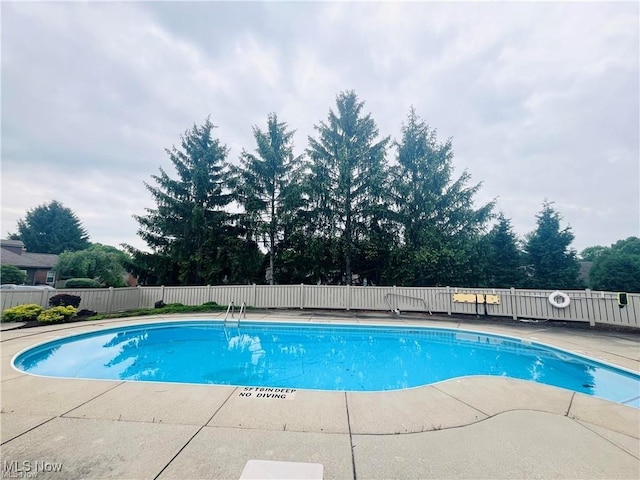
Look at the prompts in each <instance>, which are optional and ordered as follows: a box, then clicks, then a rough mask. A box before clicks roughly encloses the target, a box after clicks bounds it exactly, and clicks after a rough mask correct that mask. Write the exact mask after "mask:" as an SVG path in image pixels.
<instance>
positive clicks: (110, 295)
mask: <svg viewBox="0 0 640 480" xmlns="http://www.w3.org/2000/svg"><path fill="white" fill-rule="evenodd" d="M112 297H113V287H109V295H107V315H108V314H110V313H111V301H112Z"/></svg>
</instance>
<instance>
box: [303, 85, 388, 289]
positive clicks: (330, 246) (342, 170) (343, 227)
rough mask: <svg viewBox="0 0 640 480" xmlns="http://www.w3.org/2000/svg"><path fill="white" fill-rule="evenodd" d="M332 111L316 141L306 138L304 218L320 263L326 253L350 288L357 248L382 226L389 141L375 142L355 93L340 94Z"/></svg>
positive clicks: (373, 128)
mask: <svg viewBox="0 0 640 480" xmlns="http://www.w3.org/2000/svg"><path fill="white" fill-rule="evenodd" d="M336 106H337V112H334V111H333V110H330V111H329V116H328V120H327V123H325V122H320V124H319V125H316V126H315V129H316V131H317V133H318V137H317V138H312V137H309V148H308V150H307V153H308V155H309V158H310V160H311V165H310V170H311V171H310V175H309V177H308V183H307V185H308V191H307V193H308V200H309V210H308V214H309V220H310V221H311V222H312V230H313V232H314V236H316V238H315V239H314V241H313V242H314V243H315V244H316V247H317V248H318V250H319V251H323V252H325V255H323V258H322V261H324V260H325V259H326V253H329V255H330V256H331V257H332V262H331V263H332V264H333V266H334V268H340V269H341V271H342V273H343V274H344V279H345V281H346V282H348V283H350V282H351V279H352V273H353V260H354V256H355V255H356V247H357V245H359V244H362V243H364V242H366V241H367V240H368V239H370V235H369V233H370V231H371V229H372V227H374V226H375V225H378V224H379V222H381V221H383V220H382V219H381V218H380V217H381V211H384V201H385V199H384V197H385V195H386V193H387V189H386V188H385V187H386V183H387V171H386V168H385V152H386V147H387V144H388V143H389V139H388V138H382V139H379V138H378V128H377V126H376V123H375V122H374V120H373V119H372V118H371V115H370V114H367V115H363V113H362V108H363V106H364V102H361V101H359V100H358V97H357V95H356V94H355V92H353V91H347V92H342V93H340V94H339V95H338V96H337V98H336ZM327 260H328V259H327ZM330 274H331V273H330V272H328V271H325V275H330Z"/></svg>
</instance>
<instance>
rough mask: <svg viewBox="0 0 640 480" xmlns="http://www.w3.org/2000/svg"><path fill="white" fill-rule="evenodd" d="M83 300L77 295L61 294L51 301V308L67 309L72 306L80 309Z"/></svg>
mask: <svg viewBox="0 0 640 480" xmlns="http://www.w3.org/2000/svg"><path fill="white" fill-rule="evenodd" d="M80 301H81V298H80V297H78V296H77V295H69V294H68V293H59V294H58V295H54V296H53V297H51V298H50V299H49V306H50V307H66V306H69V305H71V306H72V307H75V308H78V307H79V306H80Z"/></svg>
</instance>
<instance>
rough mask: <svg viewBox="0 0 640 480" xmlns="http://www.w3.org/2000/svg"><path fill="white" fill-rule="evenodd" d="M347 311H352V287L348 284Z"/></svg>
mask: <svg viewBox="0 0 640 480" xmlns="http://www.w3.org/2000/svg"><path fill="white" fill-rule="evenodd" d="M347 310H351V285H349V284H347Z"/></svg>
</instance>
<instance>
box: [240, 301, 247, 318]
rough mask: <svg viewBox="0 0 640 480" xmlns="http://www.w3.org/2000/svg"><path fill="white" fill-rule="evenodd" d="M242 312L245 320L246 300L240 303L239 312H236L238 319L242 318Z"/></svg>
mask: <svg viewBox="0 0 640 480" xmlns="http://www.w3.org/2000/svg"><path fill="white" fill-rule="evenodd" d="M243 313H244V318H245V320H246V319H247V302H242V305H240V312H239V313H238V320H240V319H241V318H242V314H243Z"/></svg>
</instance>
